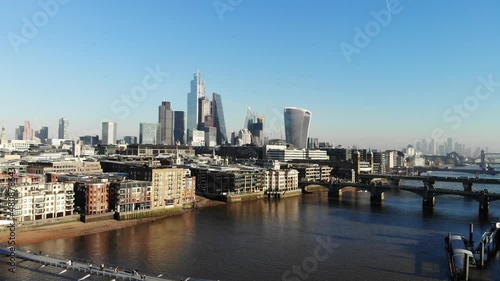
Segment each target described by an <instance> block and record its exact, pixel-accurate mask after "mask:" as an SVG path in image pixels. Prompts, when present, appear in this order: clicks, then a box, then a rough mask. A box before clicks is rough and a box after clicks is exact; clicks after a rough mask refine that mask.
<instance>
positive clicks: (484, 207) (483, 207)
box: [479, 201, 490, 216]
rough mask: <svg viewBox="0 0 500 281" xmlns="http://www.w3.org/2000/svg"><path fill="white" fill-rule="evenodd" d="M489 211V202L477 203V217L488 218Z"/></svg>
mask: <svg viewBox="0 0 500 281" xmlns="http://www.w3.org/2000/svg"><path fill="white" fill-rule="evenodd" d="M489 210H490V202H488V201H487V202H481V203H479V215H480V216H488V213H489Z"/></svg>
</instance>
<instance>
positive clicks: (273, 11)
mask: <svg viewBox="0 0 500 281" xmlns="http://www.w3.org/2000/svg"><path fill="white" fill-rule="evenodd" d="M397 2H399V4H398V3H397ZM43 3H49V4H48V5H47V7H45V8H44V7H42V6H44V5H43ZM54 3H56V5H54ZM499 10H500V2H499V1H496V0H482V1H463V0H453V1H451V0H443V1H431V0H421V1H417V0H413V1H410V0H401V1H391V0H388V1H386V0H345V1H340V0H332V1H327V0H307V1H306V0H304V1H299V0H287V1H285V0H276V1H269V0H216V1H214V0H166V1H165V0H156V1H153V0H149V1H148V0H147V1H139V0H135V1H129V0H121V1H118V0H107V1H97V0H88V1H81V0H64V1H63V0H41V1H14V0H0V35H1V37H0V93H1V98H2V99H1V101H0V125H1V124H3V125H4V126H5V127H6V129H7V131H8V134H9V137H11V138H12V137H13V135H14V130H15V128H16V127H17V126H19V125H22V124H23V122H24V120H29V121H30V122H31V125H32V127H34V128H35V129H39V128H40V127H41V126H49V137H57V122H58V119H59V118H61V117H66V118H68V119H69V122H70V128H71V129H70V131H71V135H73V136H79V135H85V134H100V128H101V121H103V120H111V121H116V122H118V136H119V137H122V136H124V135H138V131H139V122H156V121H157V119H158V106H159V105H160V104H161V101H162V100H168V101H170V102H171V103H172V107H173V109H175V110H186V103H187V99H186V98H187V96H186V93H187V92H188V91H189V82H190V80H191V79H192V77H193V73H194V72H195V71H196V70H198V69H199V70H200V71H201V75H202V78H203V79H204V80H206V83H207V93H210V94H211V93H212V92H217V93H219V94H221V95H222V100H223V106H224V113H225V119H226V127H227V129H228V133H229V132H231V131H234V130H239V129H241V127H242V126H243V121H244V117H245V116H244V115H245V110H246V107H247V106H250V107H251V108H252V109H253V110H254V111H256V112H257V113H259V114H260V115H265V117H266V125H265V126H266V130H267V131H268V133H269V134H272V137H276V138H278V137H280V134H281V133H280V127H283V121H282V114H283V108H284V107H286V106H297V107H303V108H306V109H309V110H310V111H311V112H312V114H313V116H312V123H311V127H310V136H312V137H318V138H320V140H323V141H332V142H334V143H335V144H336V145H337V144H343V145H346V146H347V145H352V144H357V145H358V146H360V147H368V146H370V147H372V148H379V149H388V148H397V149H399V148H401V147H403V146H406V145H407V144H408V143H414V142H415V140H417V139H422V138H430V137H431V135H432V134H434V135H435V137H437V138H439V139H444V138H445V137H442V136H440V134H438V133H439V131H441V132H443V133H444V135H445V136H446V137H448V136H450V137H453V138H454V139H455V140H458V141H460V142H462V143H466V144H467V145H471V146H489V147H490V151H492V150H497V151H500V143H499V142H498V139H500V133H499V132H500V130H499V129H498V126H497V124H499V121H500V120H499V119H500V113H498V112H499V111H498V110H499V108H500V55H499V50H500V32H499V27H500V19H499V16H498V11H499ZM389 11H390V12H389ZM389 13H390V15H391V16H390V18H388V17H387V15H388V14H389ZM361 33H362V34H361ZM148 68H149V69H150V70H149V71H148ZM155 69H156V70H155ZM151 71H152V72H157V74H156V77H157V80H154V79H153V80H151V79H149V78H150V76H148V75H150V74H149V73H150V72H151ZM158 72H159V73H158ZM165 73H168V75H166V74H165ZM479 77H483V78H484V81H488V80H491V81H490V82H484V81H483V83H481V82H480V80H479ZM143 81H146V84H144V82H143ZM144 86H146V88H148V89H147V90H146V91H145V92H142V95H138V93H140V92H138V91H136V90H138V89H140V88H141V87H142V89H144V88H145V87H144ZM476 90H477V91H476ZM132 93H134V94H135V96H136V99H135V100H132V101H129V102H128V104H127V103H125V101H123V100H122V96H124V95H125V96H130V95H131V94H132ZM436 130H437V132H438V133H436ZM433 132H434V133H433ZM283 137H284V132H283Z"/></svg>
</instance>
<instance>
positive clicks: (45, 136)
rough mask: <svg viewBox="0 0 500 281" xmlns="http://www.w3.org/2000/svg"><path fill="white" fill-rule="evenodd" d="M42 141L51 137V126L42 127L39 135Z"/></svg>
mask: <svg viewBox="0 0 500 281" xmlns="http://www.w3.org/2000/svg"><path fill="white" fill-rule="evenodd" d="M37 137H38V138H39V139H40V140H41V141H42V142H46V141H47V139H48V138H49V127H42V128H41V129H40V131H39V132H38V136H37Z"/></svg>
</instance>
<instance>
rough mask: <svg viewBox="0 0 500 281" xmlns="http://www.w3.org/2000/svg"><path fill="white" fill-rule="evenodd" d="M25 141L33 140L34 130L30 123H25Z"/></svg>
mask: <svg viewBox="0 0 500 281" xmlns="http://www.w3.org/2000/svg"><path fill="white" fill-rule="evenodd" d="M23 140H33V129H31V126H30V122H29V121H24V130H23Z"/></svg>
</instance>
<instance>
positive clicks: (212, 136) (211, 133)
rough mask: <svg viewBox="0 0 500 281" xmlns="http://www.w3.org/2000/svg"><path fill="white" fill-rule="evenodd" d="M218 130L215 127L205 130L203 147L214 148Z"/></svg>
mask: <svg viewBox="0 0 500 281" xmlns="http://www.w3.org/2000/svg"><path fill="white" fill-rule="evenodd" d="M217 136H218V130H217V128H215V127H208V128H206V129H205V147H214V146H216V145H217Z"/></svg>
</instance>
